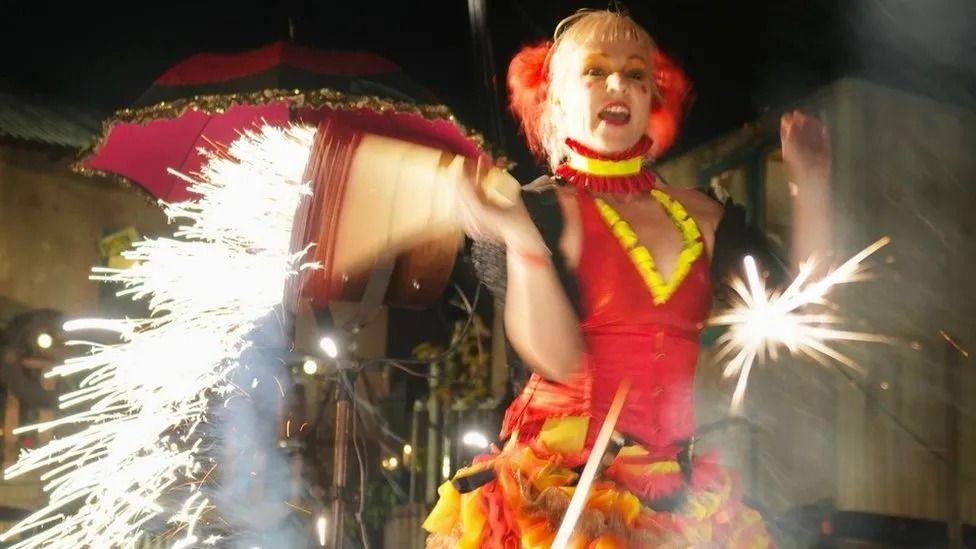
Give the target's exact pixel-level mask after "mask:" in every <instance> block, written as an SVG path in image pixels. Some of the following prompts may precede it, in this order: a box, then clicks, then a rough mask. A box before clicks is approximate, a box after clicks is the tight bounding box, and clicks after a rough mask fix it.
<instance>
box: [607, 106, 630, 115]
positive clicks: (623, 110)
mask: <svg viewBox="0 0 976 549" xmlns="http://www.w3.org/2000/svg"><path fill="white" fill-rule="evenodd" d="M604 110H605V111H606V112H609V113H613V114H627V113H629V112H630V109H628V108H627V107H624V106H623V105H613V106H610V107H607V108H606V109H604Z"/></svg>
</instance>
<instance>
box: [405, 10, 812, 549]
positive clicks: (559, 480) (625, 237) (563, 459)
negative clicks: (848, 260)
mask: <svg viewBox="0 0 976 549" xmlns="http://www.w3.org/2000/svg"><path fill="white" fill-rule="evenodd" d="M509 87H510V91H511V93H512V107H513V111H514V112H515V114H516V115H517V116H518V117H519V118H520V122H521V124H522V127H523V129H524V131H525V134H526V137H527V140H528V143H529V146H530V148H531V149H532V150H533V151H536V152H538V153H540V156H543V157H545V159H546V160H547V161H548V163H549V165H550V167H551V168H552V170H553V172H554V174H555V177H553V178H546V179H542V180H541V181H537V182H536V183H534V184H533V185H531V186H530V187H533V189H534V190H537V191H539V190H540V189H541V191H542V192H538V193H536V194H528V195H527V197H526V202H527V203H528V205H529V207H526V204H523V203H520V204H518V205H516V207H514V208H510V209H504V210H503V209H498V208H494V207H492V206H490V205H488V204H487V202H486V201H484V200H482V198H481V197H480V196H479V195H478V194H477V193H476V191H474V190H472V189H467V188H466V189H462V192H461V195H462V198H461V203H462V206H463V209H464V212H465V223H466V227H467V231H468V233H469V234H470V235H471V236H472V237H474V238H476V239H478V240H481V241H494V242H497V243H501V244H504V247H505V251H506V254H505V256H506V259H505V269H504V271H505V273H506V276H505V278H506V279H507V281H506V282H505V287H504V288H503V289H499V292H501V293H502V294H503V298H504V301H505V326H506V331H507V334H508V336H509V338H510V340H511V343H512V345H513V347H514V349H515V350H516V351H517V352H518V354H519V355H520V357H521V358H522V359H523V361H524V362H525V363H526V364H527V365H529V366H530V367H531V369H532V371H533V374H532V376H531V378H530V379H529V381H528V383H527V384H526V386H525V389H524V391H523V392H522V394H521V395H519V396H518V397H517V398H516V399H515V401H514V402H513V403H512V404H511V405H510V406H509V408H508V410H507V412H506V415H505V419H504V423H503V428H502V433H501V440H502V441H504V444H503V448H502V449H501V450H497V449H494V450H493V451H492V452H491V453H490V454H488V455H485V456H481V457H479V458H478V459H476V460H475V463H474V464H473V465H472V466H471V467H468V468H465V469H462V470H461V471H459V472H458V473H457V475H456V476H455V477H454V479H453V480H452V481H451V482H448V483H445V484H444V485H443V486H442V487H441V489H440V495H441V498H440V501H439V502H438V504H437V506H436V507H435V509H434V510H433V512H432V513H431V515H430V517H428V519H427V521H426V522H425V524H424V526H425V528H426V529H427V530H428V531H429V532H430V533H431V536H430V538H429V540H428V546H429V547H548V546H549V545H550V544H551V543H552V539H553V537H554V535H555V532H556V530H557V529H558V527H559V524H560V522H561V520H562V516H563V514H564V512H565V508H566V506H567V505H568V502H569V498H570V497H571V494H572V491H573V486H574V485H575V483H576V480H577V479H578V473H579V471H580V466H581V465H582V464H583V463H585V461H586V459H587V457H588V456H589V448H590V447H591V446H592V443H593V441H594V439H595V437H596V433H597V431H598V430H599V427H600V424H601V423H602V420H603V418H604V417H605V415H606V411H607V408H608V406H609V403H610V401H611V399H612V398H613V395H614V393H615V392H616V390H617V388H618V386H619V385H620V382H621V381H622V380H624V379H629V380H630V382H631V383H632V387H631V389H630V393H629V394H628V396H627V401H626V405H625V406H624V409H623V412H622V413H621V415H620V418H619V420H618V422H617V424H616V433H615V437H614V441H615V443H614V444H612V445H611V450H610V451H608V452H607V455H606V456H604V464H605V465H606V466H605V467H604V469H603V470H602V471H601V472H600V475H599V476H598V478H597V481H596V483H595V484H594V486H593V488H592V490H591V493H590V495H589V498H588V500H587V504H586V508H585V510H584V512H583V515H582V517H581V519H580V521H579V523H578V525H577V529H576V531H575V534H574V537H573V541H572V544H573V546H578V547H662V546H664V547H672V546H673V547H689V546H709V547H713V546H729V547H765V546H769V545H771V540H770V537H769V535H768V534H767V532H766V529H765V527H764V526H763V524H762V521H761V519H760V517H759V516H758V514H757V513H756V512H755V511H753V510H751V509H749V508H747V507H746V506H744V505H743V504H741V503H740V502H739V498H738V495H737V494H736V490H735V485H734V482H733V479H732V478H731V476H730V475H729V474H728V473H727V472H726V471H724V470H722V469H721V468H719V467H718V466H717V465H716V464H714V463H713V462H710V461H709V460H707V459H702V458H700V457H699V456H695V455H694V447H693V444H692V439H693V435H694V417H693V403H692V393H693V378H694V370H695V363H696V359H697V356H698V351H699V343H698V336H699V332H700V330H701V328H702V326H703V322H704V321H705V320H706V317H707V314H708V311H709V307H710V304H711V296H712V292H711V287H712V286H711V278H712V276H713V275H712V272H713V271H714V269H715V268H716V267H719V266H718V265H717V264H710V263H713V262H716V261H718V259H717V258H718V257H719V256H721V257H739V256H738V252H739V251H740V250H739V249H737V247H739V246H738V244H739V243H741V239H737V238H736V237H735V235H736V234H737V233H739V232H741V231H739V230H737V229H736V228H735V227H734V226H733V225H736V224H738V225H740V229H741V225H742V224H743V221H742V217H741V215H735V214H736V213H737V212H735V211H734V210H732V209H730V207H729V206H726V207H723V205H722V204H719V203H718V202H716V201H715V200H713V199H712V198H710V197H708V196H706V195H705V194H702V193H700V192H698V191H695V190H686V189H677V188H671V187H668V186H666V185H664V184H663V183H662V182H660V181H657V180H656V179H655V177H654V175H653V174H652V173H651V172H650V171H648V169H647V168H646V167H645V165H644V164H645V161H646V160H648V159H650V158H653V156H655V155H656V154H658V153H660V152H661V151H662V150H663V149H664V148H666V146H667V145H668V144H670V142H671V139H672V138H673V135H674V130H675V128H676V125H677V120H678V119H679V117H680V108H681V104H682V102H683V98H684V95H685V92H686V91H687V86H686V85H685V82H684V80H683V78H682V77H681V75H680V72H678V71H677V70H676V69H675V68H674V67H673V66H671V65H670V64H669V63H668V61H667V59H666V58H664V56H663V55H661V54H660V52H658V51H657V50H656V49H655V47H654V43H653V42H652V40H651V38H650V36H648V34H647V32H646V31H645V30H644V29H643V28H641V27H640V26H639V25H637V24H636V23H635V22H634V21H633V20H631V19H630V18H629V17H628V16H626V15H624V14H619V13H614V12H610V11H582V12H579V13H577V14H575V15H573V16H571V17H569V18H567V19H565V20H564V21H563V22H561V23H560V25H559V26H558V27H557V29H556V33H555V37H554V40H553V41H552V42H551V43H545V44H542V45H540V46H535V47H529V48H525V49H524V50H522V51H521V52H519V53H518V54H517V55H516V57H515V59H513V61H512V64H511V67H510V70H509ZM782 140H783V154H784V160H785V162H786V165H787V169H788V173H789V175H790V179H791V181H792V182H793V183H795V185H794V187H795V188H796V189H797V190H798V192H796V193H795V195H796V200H795V204H794V212H795V213H794V215H795V220H794V227H795V232H796V234H795V236H794V239H793V243H794V244H793V257H795V258H799V259H804V258H806V257H809V256H810V255H811V254H812V253H814V252H822V251H823V249H824V243H825V242H828V241H829V234H828V232H827V230H826V227H827V204H828V198H829V197H828V193H829V184H828V174H829V153H830V151H829V141H828V139H827V134H826V130H825V128H824V126H823V125H822V124H820V123H819V122H818V121H816V120H813V119H810V118H807V117H805V116H803V115H802V114H799V113H791V114H788V115H785V116H784V117H783V119H782ZM546 203H551V204H552V205H553V207H554V208H555V209H556V211H557V213H558V214H560V215H559V216H558V217H559V218H560V221H559V222H558V223H556V227H557V228H558V229H557V231H556V234H555V235H554V236H552V237H551V238H549V240H550V243H549V244H548V245H547V239H546V238H545V233H546V232H547V231H546V230H543V231H542V232H540V230H539V229H537V228H536V225H535V223H533V217H538V215H539V213H540V212H542V213H544V210H545V204H546ZM530 210H532V211H533V212H534V214H536V215H530V213H529V212H530ZM546 227H549V228H550V229H551V227H552V224H551V223H548V224H545V225H544V226H543V229H546ZM550 250H551V252H550ZM499 297H502V296H501V295H500V296H499Z"/></svg>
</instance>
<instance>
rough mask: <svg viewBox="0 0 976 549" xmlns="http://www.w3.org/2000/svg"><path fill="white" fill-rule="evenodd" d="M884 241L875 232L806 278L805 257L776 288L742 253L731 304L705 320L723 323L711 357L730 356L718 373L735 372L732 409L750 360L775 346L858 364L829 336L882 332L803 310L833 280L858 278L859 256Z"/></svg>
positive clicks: (858, 337) (821, 298) (820, 299)
mask: <svg viewBox="0 0 976 549" xmlns="http://www.w3.org/2000/svg"><path fill="white" fill-rule="evenodd" d="M890 241H891V239H890V238H888V237H884V238H881V239H880V240H878V241H877V242H875V243H874V244H871V245H870V246H868V247H867V248H865V249H864V250H862V251H861V252H859V253H858V254H856V255H854V256H853V257H851V258H850V259H848V260H847V261H846V262H844V264H842V265H841V266H840V267H837V268H836V269H833V270H831V271H830V272H828V273H827V274H826V275H825V276H824V277H823V278H821V279H820V280H816V281H810V280H809V278H810V275H811V273H812V272H813V270H814V263H812V262H807V263H805V264H803V265H801V266H800V272H799V274H798V275H797V277H796V278H795V279H794V280H793V282H792V283H791V284H790V285H789V286H788V287H787V288H786V290H785V291H783V292H782V293H781V294H780V293H777V292H772V291H769V290H767V289H766V286H765V284H764V283H763V280H762V278H761V277H760V276H759V270H758V268H757V267H756V261H755V260H754V259H753V258H752V257H751V256H746V258H745V260H744V264H745V272H746V280H745V281H743V280H742V279H741V278H736V279H733V280H732V283H731V285H732V289H733V290H734V292H735V298H734V299H735V303H734V305H733V307H732V308H731V309H728V310H726V311H723V312H721V313H719V314H718V315H716V316H714V317H713V318H712V319H711V320H710V321H709V323H710V324H711V325H715V326H728V327H729V330H728V331H727V332H726V333H725V334H723V335H722V337H720V338H719V340H718V344H719V352H718V355H717V360H723V359H725V358H728V357H729V356H732V358H731V359H730V360H729V362H728V364H726V366H725V370H724V371H723V374H722V375H723V376H724V377H726V378H729V377H732V376H735V375H738V376H739V378H738V380H737V382H736V386H735V391H734V393H733V394H732V410H733V411H737V410H739V409H740V408H741V406H742V400H743V397H744V396H745V391H746V386H747V384H748V381H749V373H750V371H751V370H752V367H753V364H755V362H756V361H757V360H759V361H760V362H762V361H763V360H765V357H766V356H767V354H768V355H769V356H770V357H771V358H772V359H774V360H775V359H776V357H777V349H778V348H779V347H780V346H783V347H786V348H787V349H789V351H790V352H791V353H794V354H795V353H797V352H799V353H802V354H805V355H807V356H809V357H811V358H813V359H814V360H816V361H818V362H820V363H822V364H823V363H826V361H827V360H828V359H832V360H835V361H837V362H839V363H841V364H843V365H845V366H847V367H849V368H852V369H855V370H860V368H859V367H858V365H857V364H856V363H855V362H854V361H853V360H851V359H850V358H848V357H847V356H845V355H844V354H842V353H840V352H839V351H837V350H836V349H834V348H833V347H831V346H830V345H829V342H831V341H872V342H885V341H888V339H887V338H885V337H883V336H878V335H873V334H867V333H861V332H851V331H846V330H840V329H837V328H836V327H837V326H838V325H839V324H840V323H841V322H842V319H841V318H840V317H839V316H836V315H833V314H826V313H807V312H804V311H803V310H804V309H806V308H807V307H808V306H811V305H826V303H827V302H826V296H827V294H828V293H829V292H830V291H831V290H832V289H833V288H834V287H835V286H837V285H838V284H847V283H850V282H855V281H857V280H860V279H861V278H862V277H861V276H860V275H862V274H863V271H862V269H861V262H862V261H864V260H865V259H866V258H867V257H868V256H870V255H871V254H873V253H874V252H876V251H878V250H879V249H880V248H882V247H883V246H885V245H887V244H888V243H889V242H890Z"/></svg>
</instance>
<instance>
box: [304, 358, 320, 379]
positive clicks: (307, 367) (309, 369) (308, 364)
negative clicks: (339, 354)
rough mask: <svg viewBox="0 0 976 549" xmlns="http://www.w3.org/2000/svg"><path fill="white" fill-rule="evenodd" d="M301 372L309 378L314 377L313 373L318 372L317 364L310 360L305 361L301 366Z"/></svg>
mask: <svg viewBox="0 0 976 549" xmlns="http://www.w3.org/2000/svg"><path fill="white" fill-rule="evenodd" d="M302 371H303V372H305V373H306V374H308V375H310V376H313V375H315V372H317V371H319V363H318V362H315V361H314V360H312V359H309V360H306V361H305V362H304V363H303V364H302Z"/></svg>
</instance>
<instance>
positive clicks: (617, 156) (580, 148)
mask: <svg viewBox="0 0 976 549" xmlns="http://www.w3.org/2000/svg"><path fill="white" fill-rule="evenodd" d="M566 146H568V147H569V148H570V149H573V150H574V151H576V153H577V154H581V155H583V156H585V157H587V158H592V159H594V160H630V159H631V158H637V157H640V156H644V154H645V153H647V151H648V150H649V149H650V148H651V138H650V137H647V136H646V135H645V136H643V137H641V138H640V139H638V140H637V143H634V144H633V146H631V147H630V148H629V149H627V150H624V151H620V152H616V153H611V154H606V153H602V152H599V151H595V150H593V149H591V148H589V147H587V146H586V145H584V144H582V143H580V142H579V141H576V140H575V139H566Z"/></svg>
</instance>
